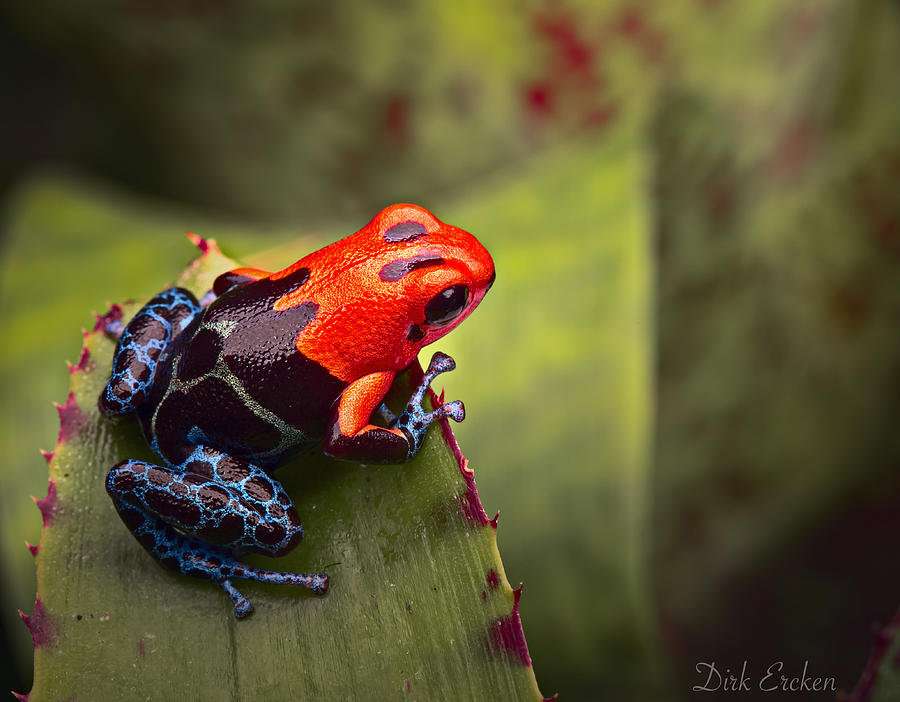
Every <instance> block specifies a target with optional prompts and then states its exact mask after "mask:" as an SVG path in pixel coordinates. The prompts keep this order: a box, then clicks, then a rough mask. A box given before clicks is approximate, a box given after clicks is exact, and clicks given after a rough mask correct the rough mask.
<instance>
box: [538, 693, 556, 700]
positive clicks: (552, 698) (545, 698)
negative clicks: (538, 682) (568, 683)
mask: <svg viewBox="0 0 900 702" xmlns="http://www.w3.org/2000/svg"><path fill="white" fill-rule="evenodd" d="M557 697H559V693H558V692H554V693H553V697H542V698H541V702H556V698H557Z"/></svg>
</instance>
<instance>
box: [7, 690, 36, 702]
mask: <svg viewBox="0 0 900 702" xmlns="http://www.w3.org/2000/svg"><path fill="white" fill-rule="evenodd" d="M10 692H11V693H12V696H13V697H15V698H16V699H17V700H19V702H28V698H29V696H30V695H31V693H30V692H16V691H15V690H10Z"/></svg>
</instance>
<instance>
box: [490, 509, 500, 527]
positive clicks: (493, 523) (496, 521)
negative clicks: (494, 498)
mask: <svg viewBox="0 0 900 702" xmlns="http://www.w3.org/2000/svg"><path fill="white" fill-rule="evenodd" d="M499 523H500V510H499V509H498V510H497V514H495V515H494V518H493V519H492V520H491V526H492V527H494V531H497V525H498V524H499Z"/></svg>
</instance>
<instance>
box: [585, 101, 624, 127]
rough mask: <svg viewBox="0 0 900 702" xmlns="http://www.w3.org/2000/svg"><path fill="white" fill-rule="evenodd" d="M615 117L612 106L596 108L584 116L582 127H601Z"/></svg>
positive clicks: (614, 110) (614, 109)
mask: <svg viewBox="0 0 900 702" xmlns="http://www.w3.org/2000/svg"><path fill="white" fill-rule="evenodd" d="M615 116H616V108H615V106H614V105H607V106H606V107H598V108H595V109H593V110H589V111H588V113H587V114H586V115H585V116H584V125H585V126H586V127H602V126H603V125H604V124H606V123H607V122H609V121H610V120H611V119H612V118H613V117H615Z"/></svg>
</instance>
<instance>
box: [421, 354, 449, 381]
mask: <svg viewBox="0 0 900 702" xmlns="http://www.w3.org/2000/svg"><path fill="white" fill-rule="evenodd" d="M455 368H456V361H454V360H453V359H452V358H451V357H450V356H448V355H447V354H445V353H443V352H441V351H436V352H435V354H434V355H433V356H432V357H431V362H430V363H429V364H428V370H427V371H426V375H430V376H436V375H439V374H440V373H447V372H449V371H452V370H454V369H455Z"/></svg>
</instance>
